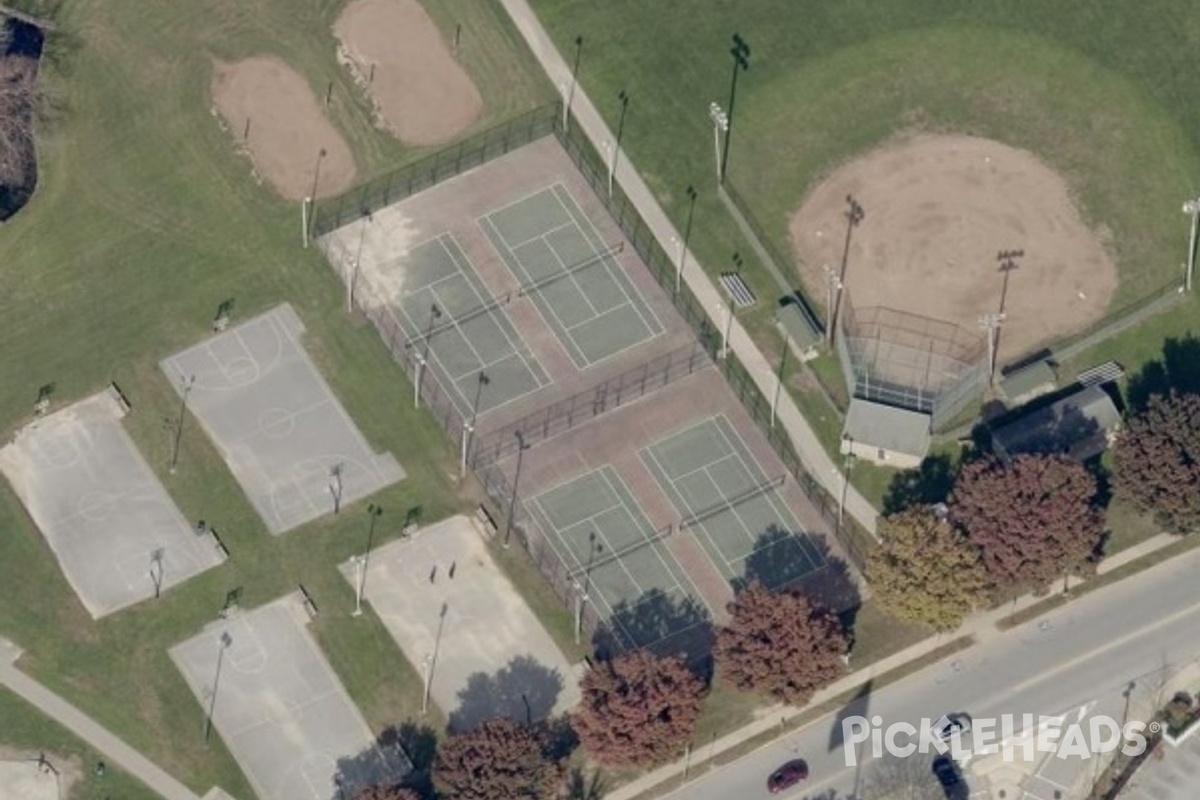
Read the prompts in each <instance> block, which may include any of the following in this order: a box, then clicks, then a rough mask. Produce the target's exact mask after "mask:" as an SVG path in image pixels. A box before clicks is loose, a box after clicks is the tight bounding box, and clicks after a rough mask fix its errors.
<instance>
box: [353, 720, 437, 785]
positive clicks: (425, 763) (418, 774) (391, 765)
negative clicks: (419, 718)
mask: <svg viewBox="0 0 1200 800" xmlns="http://www.w3.org/2000/svg"><path fill="white" fill-rule="evenodd" d="M436 752H437V734H436V733H435V732H434V731H433V729H432V728H428V727H425V726H420V725H417V724H416V723H413V722H405V723H402V724H401V725H399V726H389V727H387V728H385V729H384V730H383V732H382V733H380V734H379V736H378V737H376V739H375V741H374V742H373V743H372V744H370V745H369V746H368V747H366V748H365V749H363V750H362V751H361V752H359V753H357V754H355V755H352V756H345V757H343V758H339V759H338V760H337V766H336V771H335V772H334V779H333V780H334V783H335V784H336V785H337V786H338V787H340V789H341V793H342V795H343V796H345V797H354V796H355V795H357V794H358V793H359V792H360V791H362V790H363V789H366V788H368V787H371V786H387V787H392V786H405V787H408V788H411V789H414V790H415V791H416V792H418V793H419V794H421V795H422V796H423V797H428V796H430V793H431V792H432V784H431V783H430V781H429V773H430V769H431V767H432V765H433V759H434V755H435V754H436Z"/></svg>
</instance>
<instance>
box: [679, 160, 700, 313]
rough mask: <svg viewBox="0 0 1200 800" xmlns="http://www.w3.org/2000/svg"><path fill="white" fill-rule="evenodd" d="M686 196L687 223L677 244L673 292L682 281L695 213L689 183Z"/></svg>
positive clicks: (694, 200)
mask: <svg viewBox="0 0 1200 800" xmlns="http://www.w3.org/2000/svg"><path fill="white" fill-rule="evenodd" d="M687 196H688V215H687V224H686V225H684V226H683V242H681V243H680V246H679V260H678V262H677V266H676V268H675V294H679V287H680V284H681V283H682V282H683V262H684V259H686V258H687V250H688V242H689V241H691V238H692V218H693V217H694V216H695V215H696V197H697V196H698V195H697V193H696V187H694V186H692V185H691V184H690V183H689V184H688V187H687Z"/></svg>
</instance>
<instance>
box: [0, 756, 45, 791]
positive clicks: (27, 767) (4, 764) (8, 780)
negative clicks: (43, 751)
mask: <svg viewBox="0 0 1200 800" xmlns="http://www.w3.org/2000/svg"><path fill="white" fill-rule="evenodd" d="M0 800H59V789H58V776H57V775H55V774H54V773H53V772H51V771H50V770H46V769H42V768H40V767H38V762H37V758H36V756H35V757H34V758H30V759H25V760H21V761H15V760H9V759H0Z"/></svg>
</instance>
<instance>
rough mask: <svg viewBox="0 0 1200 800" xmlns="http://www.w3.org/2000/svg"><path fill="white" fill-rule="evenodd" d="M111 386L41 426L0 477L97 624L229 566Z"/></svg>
mask: <svg viewBox="0 0 1200 800" xmlns="http://www.w3.org/2000/svg"><path fill="white" fill-rule="evenodd" d="M126 411H127V407H126V406H125V404H124V401H123V400H122V399H121V397H120V395H119V394H118V393H117V391H116V390H115V389H112V388H111V387H110V388H109V389H107V390H105V391H103V392H100V393H99V394H96V395H93V396H92V397H89V398H87V399H85V400H81V401H79V402H78V403H74V404H73V405H70V406H68V407H67V408H64V409H62V410H61V411H58V412H55V413H53V414H50V415H48V416H46V417H43V418H41V419H38V420H37V421H35V422H32V423H30V424H29V425H27V426H25V427H24V428H22V429H21V430H20V431H19V432H18V433H17V435H16V437H15V438H14V439H13V441H12V443H11V444H9V445H7V446H5V447H4V448H3V449H0V472H3V473H4V476H5V477H6V478H7V479H8V481H9V483H10V484H12V487H13V489H14V490H15V491H16V493H17V496H18V497H19V498H21V503H22V504H23V505H24V506H25V508H26V510H27V511H28V512H29V516H30V517H32V518H33V521H34V523H35V524H36V525H37V526H38V529H39V530H41V532H42V535H43V536H44V537H45V538H46V541H47V543H48V544H49V545H50V549H51V550H53V551H54V555H55V557H57V558H58V563H59V566H60V567H61V568H62V571H63V574H64V575H65V576H66V578H67V581H68V582H69V583H70V584H71V587H72V588H73V589H74V590H75V594H76V595H77V596H78V597H79V600H80V602H81V603H83V606H84V608H86V609H87V610H88V612H89V613H90V614H91V615H92V616H93V617H95V618H99V617H102V616H104V615H105V614H111V613H112V612H114V611H117V610H118V609H121V608H125V607H126V606H130V605H133V604H134V603H138V602H141V601H142V600H146V599H148V598H150V597H153V596H154V595H155V591H156V590H155V584H156V583H157V584H158V586H159V590H160V591H168V590H169V589H170V588H171V587H172V586H175V585H176V584H179V583H182V582H183V581H185V580H187V579H188V578H191V577H192V576H194V575H196V574H198V573H200V572H203V571H204V570H206V569H209V568H211V567H215V566H217V565H218V564H220V563H222V561H224V555H223V553H222V552H221V551H220V550H219V548H218V547H217V545H216V542H215V540H213V539H212V538H211V536H203V537H201V536H197V535H196V532H195V528H194V527H193V526H192V524H191V523H189V522H188V521H187V520H186V519H184V517H183V514H181V513H180V511H179V509H178V508H176V506H175V503H174V502H173V501H172V500H171V498H170V496H169V495H168V494H167V491H166V489H164V488H163V485H162V484H161V483H159V481H158V479H157V478H156V477H155V475H154V472H153V471H152V470H151V469H150V465H149V464H147V463H146V460H145V459H144V458H143V457H142V454H141V453H140V452H139V451H138V449H137V448H136V447H135V446H134V443H133V440H132V439H131V438H130V437H129V434H128V433H127V432H126V431H125V428H124V427H123V426H122V425H121V418H122V417H124V416H125V413H126Z"/></svg>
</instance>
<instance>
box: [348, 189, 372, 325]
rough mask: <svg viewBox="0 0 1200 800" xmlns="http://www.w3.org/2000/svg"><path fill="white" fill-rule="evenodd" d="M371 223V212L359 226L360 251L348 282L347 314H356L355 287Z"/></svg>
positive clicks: (366, 214) (356, 255)
mask: <svg viewBox="0 0 1200 800" xmlns="http://www.w3.org/2000/svg"><path fill="white" fill-rule="evenodd" d="M369 222H371V212H370V211H366V212H365V213H364V214H363V217H362V222H361V223H360V224H359V226H358V251H357V252H356V253H355V254H354V272H353V273H352V274H351V275H348V276H347V280H346V313H347V314H352V313H354V287H355V285H357V283H358V272H359V269H360V268H361V267H362V251H363V240H364V239H365V238H366V237H367V223H369Z"/></svg>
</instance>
